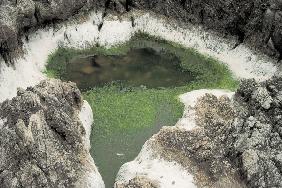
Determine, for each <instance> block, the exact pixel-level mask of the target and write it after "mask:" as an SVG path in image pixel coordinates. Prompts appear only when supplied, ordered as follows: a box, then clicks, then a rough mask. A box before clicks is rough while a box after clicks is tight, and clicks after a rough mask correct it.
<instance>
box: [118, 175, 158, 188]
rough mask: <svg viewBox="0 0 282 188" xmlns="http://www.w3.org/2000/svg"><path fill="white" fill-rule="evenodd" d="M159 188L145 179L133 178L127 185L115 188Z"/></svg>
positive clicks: (156, 184) (119, 185) (155, 183)
mask: <svg viewBox="0 0 282 188" xmlns="http://www.w3.org/2000/svg"><path fill="white" fill-rule="evenodd" d="M132 187H134V188H160V186H159V185H158V183H157V182H154V181H152V180H149V179H147V178H146V177H135V178H133V179H132V180H130V181H129V182H128V183H127V184H117V185H115V188H132Z"/></svg>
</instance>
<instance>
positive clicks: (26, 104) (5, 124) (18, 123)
mask: <svg viewBox="0 0 282 188" xmlns="http://www.w3.org/2000/svg"><path fill="white" fill-rule="evenodd" d="M82 104H83V100H82V98H81V94H80V92H79V90H78V89H77V87H76V85H75V84H72V83H62V82H61V81H59V80H46V81H42V82H41V83H40V84H39V85H37V86H35V87H30V88H28V89H27V90H18V94H17V97H15V98H13V99H12V100H6V101H4V102H3V103H2V104H0V109H1V111H0V119H2V120H1V121H0V140H1V141H0V148H1V150H0V184H1V187H3V188H5V187H7V188H13V187H88V186H87V183H88V182H87V181H86V179H84V178H87V177H88V176H89V174H93V173H94V174H95V173H98V172H97V169H96V167H95V165H94V162H93V159H92V158H91V157H90V154H89V146H88V144H87V143H86V139H85V137H86V130H85V128H84V126H83V125H82V122H81V121H80V119H79V113H80V110H81V107H82ZM91 181H95V179H94V180H91Z"/></svg>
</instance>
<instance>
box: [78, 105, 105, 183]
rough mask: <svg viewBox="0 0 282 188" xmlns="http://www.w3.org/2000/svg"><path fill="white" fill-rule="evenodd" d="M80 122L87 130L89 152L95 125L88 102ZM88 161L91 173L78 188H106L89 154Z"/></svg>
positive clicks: (86, 174)
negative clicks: (92, 130)
mask: <svg viewBox="0 0 282 188" xmlns="http://www.w3.org/2000/svg"><path fill="white" fill-rule="evenodd" d="M79 118H80V121H81V122H82V125H83V126H84V128H85V131H86V134H85V138H84V141H85V145H86V147H87V149H88V150H90V147H91V146H90V134H91V127H92V124H93V113H92V109H91V107H90V105H89V104H88V102H87V101H84V103H83V106H82V109H81V111H80V113H79ZM86 161H89V162H90V165H89V166H88V168H89V171H88V172H86V173H85V176H84V177H81V180H80V181H79V182H78V184H77V186H76V187H84V188H105V184H104V181H103V179H102V176H101V175H100V173H99V172H98V169H97V167H96V166H95V165H94V164H95V163H94V160H93V158H92V157H91V155H90V154H89V155H88V156H87V159H86Z"/></svg>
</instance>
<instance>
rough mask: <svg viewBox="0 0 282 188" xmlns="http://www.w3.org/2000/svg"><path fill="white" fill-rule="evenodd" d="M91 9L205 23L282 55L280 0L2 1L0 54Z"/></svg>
mask: <svg viewBox="0 0 282 188" xmlns="http://www.w3.org/2000/svg"><path fill="white" fill-rule="evenodd" d="M93 8H97V9H102V10H106V9H107V10H109V11H110V10H113V11H115V12H117V13H119V14H122V13H124V12H127V11H130V10H132V9H142V10H149V11H153V12H155V13H157V14H162V15H165V16H167V17H169V18H174V19H178V20H180V21H181V22H183V23H184V24H185V23H188V22H189V23H193V24H200V25H203V26H204V27H205V28H206V29H211V30H215V31H218V32H219V33H220V34H222V35H223V36H227V35H232V36H236V37H237V39H238V44H240V43H242V42H245V43H247V44H249V45H250V46H251V47H253V48H255V49H259V50H261V51H262V52H264V53H266V54H268V55H271V56H277V57H278V56H281V54H282V24H281V23H282V16H281V15H282V2H281V1H280V0H266V1H265V0H243V1H237V0H230V1H225V0H212V1H207V0H189V1H188V0H182V1H180V0H179V1H174V0H152V1H147V0H102V1H100V0H99V1H98V0H49V1H43V0H20V1H16V0H14V1H10V0H4V1H1V2H0V54H1V55H2V56H3V57H4V59H5V60H6V61H9V59H10V56H9V55H8V54H10V53H11V52H13V51H15V50H16V49H18V47H19V46H21V41H20V38H21V36H22V35H23V34H24V33H27V32H28V31H30V30H33V29H35V28H38V27H39V26H41V25H46V24H49V23H56V22H59V21H63V20H66V19H68V18H70V17H72V16H73V15H75V14H77V13H78V12H81V11H84V10H85V11H88V10H90V9H93ZM104 14H105V15H106V12H104ZM101 26H102V24H101ZM234 47H236V46H234ZM280 59H281V57H280Z"/></svg>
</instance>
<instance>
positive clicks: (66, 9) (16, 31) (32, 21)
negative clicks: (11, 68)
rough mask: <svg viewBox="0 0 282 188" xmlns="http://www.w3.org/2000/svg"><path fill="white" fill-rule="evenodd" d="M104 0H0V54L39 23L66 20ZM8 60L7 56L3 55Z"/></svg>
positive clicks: (12, 48)
mask: <svg viewBox="0 0 282 188" xmlns="http://www.w3.org/2000/svg"><path fill="white" fill-rule="evenodd" d="M105 2H106V0H99V1H98V0H48V1H46V0H18V1H16V0H12V1H11V0H1V2H0V55H2V56H4V58H5V57H6V56H8V54H9V53H10V52H13V51H15V50H17V48H19V47H20V46H21V41H20V38H21V36H22V35H23V34H25V33H26V32H28V31H29V30H32V29H36V28H38V27H40V26H41V25H45V24H48V23H56V22H59V21H63V20H66V19H68V18H70V17H71V16H73V15H75V14H77V13H78V12H79V11H88V10H90V9H93V8H102V9H104V7H105ZM6 60H7V58H6Z"/></svg>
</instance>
